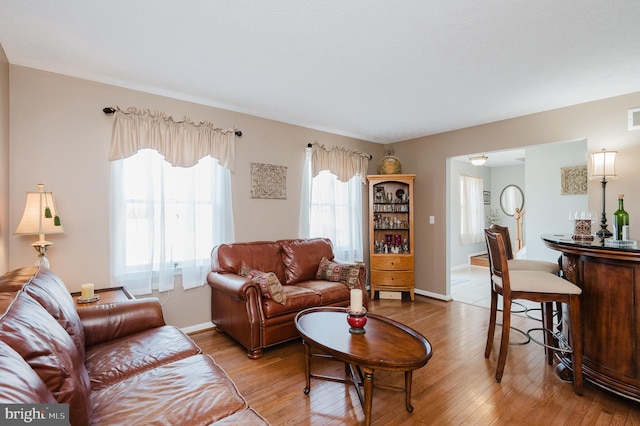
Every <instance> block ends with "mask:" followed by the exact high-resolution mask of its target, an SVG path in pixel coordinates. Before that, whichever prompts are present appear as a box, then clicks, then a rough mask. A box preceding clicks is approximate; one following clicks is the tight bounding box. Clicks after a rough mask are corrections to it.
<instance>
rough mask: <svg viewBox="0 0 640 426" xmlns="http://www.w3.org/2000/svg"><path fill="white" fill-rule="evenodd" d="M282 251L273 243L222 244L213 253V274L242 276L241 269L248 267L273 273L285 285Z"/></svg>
mask: <svg viewBox="0 0 640 426" xmlns="http://www.w3.org/2000/svg"><path fill="white" fill-rule="evenodd" d="M280 251H281V248H280V244H278V243H277V242H273V241H258V242H251V243H233V244H220V245H218V246H216V247H214V249H213V251H212V252H211V269H212V271H213V272H223V273H231V274H236V275H240V268H242V266H247V267H249V268H251V269H256V270H258V271H263V272H273V273H274V274H276V276H277V277H278V280H279V281H280V282H281V283H283V284H284V283H285V275H284V267H283V265H282V259H281V256H280ZM318 260H320V259H318Z"/></svg>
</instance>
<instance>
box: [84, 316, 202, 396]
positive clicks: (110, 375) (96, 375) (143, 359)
mask: <svg viewBox="0 0 640 426" xmlns="http://www.w3.org/2000/svg"><path fill="white" fill-rule="evenodd" d="M198 353H200V348H199V347H198V346H197V345H196V344H195V343H194V342H193V341H192V340H191V339H190V338H188V337H187V336H186V335H185V334H184V333H183V332H182V331H180V330H178V329H177V328H176V327H174V326H170V325H165V326H162V327H158V328H153V329H150V330H146V331H143V332H140V333H136V334H132V335H130V336H127V337H123V338H121V339H117V340H112V341H109V342H106V343H102V344H100V345H96V346H92V347H90V348H88V349H87V355H86V360H85V364H86V366H87V371H88V373H89V379H90V380H91V389H92V390H94V391H95V390H98V389H103V388H105V387H107V386H110V385H112V384H113V383H115V382H119V381H121V380H124V379H125V378H127V377H130V376H133V375H135V374H139V373H141V372H143V371H146V370H149V369H152V368H155V367H157V366H159V365H161V364H166V363H169V362H172V361H176V360H179V359H183V358H186V357H189V356H192V355H196V354H198Z"/></svg>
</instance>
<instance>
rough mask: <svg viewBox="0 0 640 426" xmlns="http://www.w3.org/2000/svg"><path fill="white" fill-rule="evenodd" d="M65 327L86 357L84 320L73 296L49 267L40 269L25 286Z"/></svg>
mask: <svg viewBox="0 0 640 426" xmlns="http://www.w3.org/2000/svg"><path fill="white" fill-rule="evenodd" d="M23 291H25V292H26V293H27V294H29V296H31V297H32V298H33V299H34V300H35V301H36V302H38V303H40V304H41V305H42V307H43V308H45V309H46V310H47V312H49V314H50V315H51V316H52V317H53V318H55V319H56V321H58V323H59V324H60V325H61V326H62V328H64V329H65V330H66V331H67V333H69V336H71V339H72V340H73V343H74V344H75V345H76V348H78V351H79V352H80V357H81V358H84V353H85V339H84V329H83V328H82V322H81V321H80V317H79V316H78V311H77V309H76V305H75V302H74V301H73V297H71V294H70V293H69V290H68V289H67V286H65V284H64V283H63V282H62V280H61V279H60V278H59V277H58V276H57V275H56V274H54V273H53V272H51V271H50V270H48V269H40V270H39V271H38V272H37V273H36V274H35V275H34V276H33V277H32V278H31V279H30V280H28V282H27V283H26V284H25V286H24V287H23Z"/></svg>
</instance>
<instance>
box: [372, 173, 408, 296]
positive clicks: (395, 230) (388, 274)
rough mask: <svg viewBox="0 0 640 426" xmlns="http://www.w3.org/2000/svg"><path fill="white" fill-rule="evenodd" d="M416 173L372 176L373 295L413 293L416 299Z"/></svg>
mask: <svg viewBox="0 0 640 426" xmlns="http://www.w3.org/2000/svg"><path fill="white" fill-rule="evenodd" d="M415 177H416V175H408V174H398V175H369V176H367V179H368V180H369V259H370V260H369V261H370V270H371V271H370V285H371V298H372V299H375V297H376V291H401V292H409V296H410V298H411V300H414V287H415V286H414V236H413V235H414V215H413V180H414V178H415Z"/></svg>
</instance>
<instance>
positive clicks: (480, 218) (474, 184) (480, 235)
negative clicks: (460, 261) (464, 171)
mask: <svg viewBox="0 0 640 426" xmlns="http://www.w3.org/2000/svg"><path fill="white" fill-rule="evenodd" d="M482 190H483V181H482V178H481V177H476V176H467V175H460V206H461V210H460V242H461V243H462V244H474V243H479V242H481V241H484V199H483V196H482Z"/></svg>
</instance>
